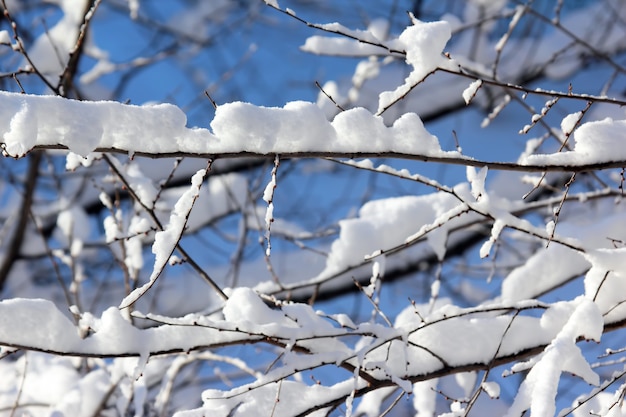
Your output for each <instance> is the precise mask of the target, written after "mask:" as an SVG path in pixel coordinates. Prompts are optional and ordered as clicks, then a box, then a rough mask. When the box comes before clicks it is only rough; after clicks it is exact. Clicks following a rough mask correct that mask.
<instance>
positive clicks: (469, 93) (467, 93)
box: [463, 80, 483, 104]
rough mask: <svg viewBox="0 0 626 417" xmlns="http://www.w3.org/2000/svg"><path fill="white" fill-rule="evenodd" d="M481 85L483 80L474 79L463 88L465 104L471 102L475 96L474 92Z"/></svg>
mask: <svg viewBox="0 0 626 417" xmlns="http://www.w3.org/2000/svg"><path fill="white" fill-rule="evenodd" d="M482 85H483V80H476V81H474V82H473V83H471V84H470V85H469V86H468V87H467V88H466V89H465V90H463V100H465V104H470V103H471V102H472V99H473V98H474V97H476V93H477V92H478V89H479V88H480V87H482Z"/></svg>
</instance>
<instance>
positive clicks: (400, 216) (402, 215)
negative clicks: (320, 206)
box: [320, 192, 459, 277]
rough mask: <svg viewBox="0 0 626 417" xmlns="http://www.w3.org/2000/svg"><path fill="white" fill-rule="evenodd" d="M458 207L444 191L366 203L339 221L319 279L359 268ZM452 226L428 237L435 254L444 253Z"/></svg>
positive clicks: (445, 227)
mask: <svg viewBox="0 0 626 417" xmlns="http://www.w3.org/2000/svg"><path fill="white" fill-rule="evenodd" d="M458 204H459V201H458V200H457V199H455V198H454V197H453V196H452V195H450V194H448V193H443V192H440V193H433V194H428V195H424V196H404V197H396V198H388V199H382V200H373V201H369V202H368V203H366V204H365V205H363V207H361V209H360V210H359V214H358V217H356V218H354V219H345V220H341V221H340V222H339V226H340V228H341V230H340V232H339V237H338V239H337V240H336V241H335V242H333V244H332V246H331V250H330V253H329V256H328V258H327V261H326V268H325V270H324V271H323V272H322V273H321V274H320V277H322V276H326V275H331V274H333V273H336V272H339V271H341V270H342V269H344V268H346V267H347V266H350V265H358V264H360V263H362V262H363V260H364V257H365V256H366V255H370V254H372V253H376V252H377V251H379V250H383V251H384V250H385V249H389V248H393V247H395V246H397V245H401V244H403V243H404V242H406V241H407V239H408V238H409V237H410V236H412V235H413V234H415V233H418V232H419V231H420V230H422V229H423V228H424V227H426V226H428V225H431V224H432V223H433V222H435V221H436V220H437V219H438V217H439V216H441V215H443V214H445V213H446V212H448V211H449V210H451V209H453V208H455V207H456V206H457V205H458ZM451 223H453V222H451ZM451 223H447V224H445V225H443V226H442V227H440V228H438V229H436V230H438V232H436V231H434V230H433V231H431V232H430V233H429V234H428V235H427V236H429V235H430V234H433V240H432V241H431V240H428V243H429V244H431V246H432V248H433V250H435V252H436V253H438V255H443V254H445V241H446V240H445V239H446V235H447V234H446V229H447V228H448V227H450V226H451ZM437 233H439V234H437Z"/></svg>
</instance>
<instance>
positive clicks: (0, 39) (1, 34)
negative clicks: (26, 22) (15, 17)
mask: <svg viewBox="0 0 626 417" xmlns="http://www.w3.org/2000/svg"><path fill="white" fill-rule="evenodd" d="M0 43H2V44H6V45H10V44H11V36H10V35H9V32H8V31H6V30H0Z"/></svg>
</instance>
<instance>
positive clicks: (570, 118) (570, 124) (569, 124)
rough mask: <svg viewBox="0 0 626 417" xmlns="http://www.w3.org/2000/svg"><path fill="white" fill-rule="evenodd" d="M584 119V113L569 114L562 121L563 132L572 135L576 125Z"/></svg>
mask: <svg viewBox="0 0 626 417" xmlns="http://www.w3.org/2000/svg"><path fill="white" fill-rule="evenodd" d="M581 117H582V112H580V111H577V112H576V113H572V114H568V115H567V116H565V117H564V118H563V120H562V121H561V132H563V133H565V134H570V133H572V131H573V130H574V127H575V126H576V123H578V121H579V120H580V118H581Z"/></svg>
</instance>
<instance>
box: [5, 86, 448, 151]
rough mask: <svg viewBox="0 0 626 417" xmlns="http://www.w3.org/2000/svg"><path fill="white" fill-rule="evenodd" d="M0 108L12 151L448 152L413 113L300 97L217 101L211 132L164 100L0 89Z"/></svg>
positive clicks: (7, 144) (6, 137)
mask: <svg viewBox="0 0 626 417" xmlns="http://www.w3.org/2000/svg"><path fill="white" fill-rule="evenodd" d="M0 108H1V109H2V111H1V112H0V133H1V134H2V138H3V142H4V144H5V151H6V153H7V154H9V155H11V156H14V157H20V156H23V155H24V154H26V153H27V152H28V151H29V150H31V149H32V148H34V147H35V146H56V145H62V146H64V147H67V148H69V150H71V151H72V152H75V153H77V154H79V155H82V156H84V157H86V156H87V155H88V154H89V153H90V152H93V151H94V150H96V149H118V150H123V151H127V152H129V153H134V152H145V153H149V154H164V153H178V152H181V153H190V154H224V153H242V152H250V153H255V154H263V155H266V154H275V153H279V154H280V153H287V152H356V151H358V152H383V151H390V152H400V153H411V154H419V155H426V156H444V155H446V154H449V152H443V151H442V150H441V148H440V147H439V142H438V140H437V138H436V137H435V136H433V135H431V134H430V133H428V132H427V131H426V129H425V128H424V125H423V123H422V121H421V120H420V118H419V117H418V116H417V115H416V114H413V113H407V114H405V115H404V116H402V117H401V118H399V119H398V120H397V121H396V122H395V123H394V124H393V126H391V127H387V126H385V124H384V123H383V119H382V118H381V117H378V116H375V115H373V114H371V113H370V112H369V111H368V110H365V109H363V108H355V109H351V110H347V111H345V112H342V113H340V114H339V115H337V116H336V117H335V119H334V120H333V121H332V122H329V121H327V120H326V117H325V116H324V113H323V112H322V111H321V110H320V109H319V108H318V107H317V106H316V105H315V104H314V103H309V102H304V101H296V102H291V103H287V104H286V105H285V106H284V107H282V108H275V107H272V108H269V107H259V106H255V105H252V104H249V103H242V102H235V103H228V104H224V105H222V106H219V107H218V108H217V111H216V114H215V118H214V119H213V121H212V122H211V128H212V130H213V132H211V131H209V130H207V129H202V128H187V127H186V123H187V118H186V116H185V114H184V113H183V112H182V111H181V110H180V109H179V108H178V107H176V106H174V105H171V104H158V105H145V106H135V105H125V104H121V103H117V102H105V101H101V102H80V101H75V100H67V99H64V98H60V97H55V96H35V95H26V94H15V93H7V92H0ZM78 115H80V117H79V116H78Z"/></svg>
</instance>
